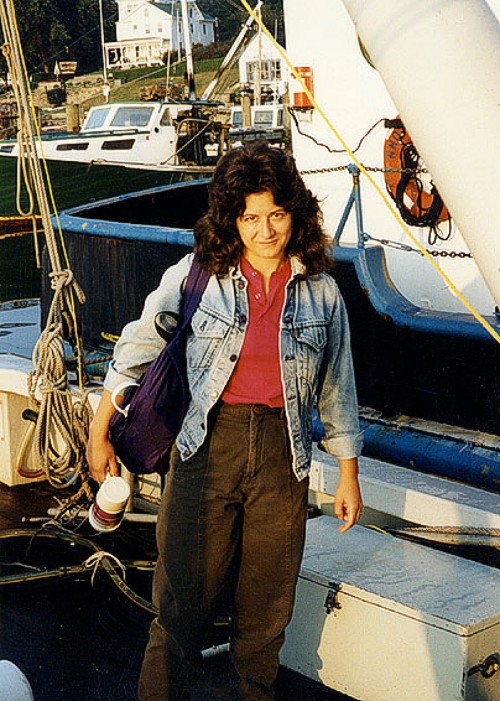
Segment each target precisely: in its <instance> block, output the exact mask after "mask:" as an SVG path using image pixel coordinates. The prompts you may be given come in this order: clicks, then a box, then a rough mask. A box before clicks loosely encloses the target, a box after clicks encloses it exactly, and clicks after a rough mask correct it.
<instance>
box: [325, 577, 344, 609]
mask: <svg viewBox="0 0 500 701" xmlns="http://www.w3.org/2000/svg"><path fill="white" fill-rule="evenodd" d="M341 590H342V584H339V583H338V582H328V594H327V595H326V599H325V604H324V606H325V611H326V614H327V615H329V614H330V613H332V611H334V610H335V609H341V608H342V604H341V603H340V602H339V600H338V595H339V592H340V591H341Z"/></svg>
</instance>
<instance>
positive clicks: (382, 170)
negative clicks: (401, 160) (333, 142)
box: [300, 165, 429, 175]
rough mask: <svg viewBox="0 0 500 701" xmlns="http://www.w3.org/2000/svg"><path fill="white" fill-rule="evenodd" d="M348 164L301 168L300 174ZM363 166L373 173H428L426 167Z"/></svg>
mask: <svg viewBox="0 0 500 701" xmlns="http://www.w3.org/2000/svg"><path fill="white" fill-rule="evenodd" d="M348 168H349V166H332V167H330V168H312V169H310V170H301V171H300V174H301V175H318V174H321V173H336V172H339V171H341V170H348ZM363 168H364V169H365V170H367V171H371V172H373V173H405V174H406V175H419V174H420V173H428V172H429V171H428V170H427V168H383V167H382V166H365V165H363Z"/></svg>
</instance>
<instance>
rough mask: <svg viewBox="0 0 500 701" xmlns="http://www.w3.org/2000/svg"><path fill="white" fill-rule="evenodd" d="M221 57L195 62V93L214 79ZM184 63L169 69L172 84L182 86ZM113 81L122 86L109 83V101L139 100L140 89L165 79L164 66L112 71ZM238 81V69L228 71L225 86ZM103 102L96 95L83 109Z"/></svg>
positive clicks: (198, 92)
mask: <svg viewBox="0 0 500 701" xmlns="http://www.w3.org/2000/svg"><path fill="white" fill-rule="evenodd" d="M222 60H223V57H222V56H221V57H218V58H206V59H200V60H198V61H196V62H195V82H196V92H197V94H198V96H201V95H202V93H203V91H204V90H205V88H206V87H207V85H208V84H209V83H210V81H211V80H212V78H213V77H214V75H215V73H216V71H217V69H218V68H219V66H220V64H221V63H222ZM185 70H186V63H185V61H182V62H181V63H178V64H173V65H172V66H171V69H170V77H171V79H172V80H173V82H174V83H177V84H179V85H182V84H183V82H184V72H185ZM112 75H113V79H120V80H122V81H123V84H122V85H120V86H113V80H112V81H111V85H112V90H111V99H112V100H113V101H135V100H140V96H141V89H142V88H146V87H150V86H152V85H155V84H158V83H162V82H163V81H165V80H166V79H167V68H166V66H162V67H158V68H131V69H129V70H127V71H114V72H113V73H112ZM237 80H238V67H237V66H236V67H233V68H232V69H231V71H230V74H229V77H228V79H227V81H226V84H232V83H234V82H236V81H237ZM102 102H104V99H103V97H102V96H101V95H100V94H98V95H96V96H95V97H92V98H89V99H88V100H86V101H85V103H84V104H85V107H90V106H91V105H96V104H100V103H102Z"/></svg>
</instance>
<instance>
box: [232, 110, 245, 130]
mask: <svg viewBox="0 0 500 701" xmlns="http://www.w3.org/2000/svg"><path fill="white" fill-rule="evenodd" d="M242 124H243V112H242V111H241V110H238V111H236V112H233V120H232V125H233V127H241V126H242Z"/></svg>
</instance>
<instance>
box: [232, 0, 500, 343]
mask: <svg viewBox="0 0 500 701" xmlns="http://www.w3.org/2000/svg"><path fill="white" fill-rule="evenodd" d="M240 2H241V4H242V5H243V6H244V8H245V9H246V11H247V12H248V13H249V14H250V15H251V16H252V17H253V19H254V20H255V22H257V24H258V25H259V26H260V27H261V29H262V31H263V32H264V33H265V34H266V36H267V37H268V38H269V39H270V40H271V42H272V43H273V45H274V47H275V49H276V50H277V51H278V53H279V54H280V56H281V58H282V59H283V60H284V61H285V63H286V64H287V66H288V67H289V69H290V71H291V75H292V76H293V77H294V78H295V79H296V80H297V81H298V83H299V85H300V86H301V88H302V90H303V91H304V93H305V94H306V95H307V97H308V98H309V100H310V101H311V104H312V105H314V107H315V109H316V110H317V111H318V114H319V115H321V117H322V118H323V120H324V121H325V123H326V125H327V126H328V128H329V129H330V130H331V131H332V132H333V134H334V135H335V138H336V139H337V140H338V141H339V142H340V143H341V144H342V147H343V148H344V149H345V151H346V153H348V154H349V156H350V157H351V158H352V160H353V162H354V163H355V164H356V165H357V167H358V168H359V170H360V171H361V172H362V173H363V175H365V176H366V177H367V178H368V180H369V182H370V183H371V184H372V185H373V187H374V188H375V190H376V192H377V193H378V194H379V196H380V197H381V198H382V201H383V202H384V204H385V205H386V206H387V208H388V210H389V211H390V213H391V214H392V216H393V217H394V219H395V220H396V221H397V223H398V224H399V225H400V227H401V228H402V229H403V231H404V232H405V233H406V235H407V236H408V237H409V238H410V239H411V240H412V241H413V243H414V244H415V246H416V247H417V248H418V249H419V251H420V252H421V253H422V255H423V256H425V258H427V260H428V261H429V263H430V264H431V265H432V266H433V267H434V268H435V269H436V270H437V272H438V273H439V275H441V277H442V278H443V280H444V281H445V282H446V284H447V285H448V287H449V288H450V290H452V292H453V293H454V294H455V295H456V296H457V297H458V299H459V300H460V301H461V302H462V304H463V305H464V306H465V307H466V308H467V309H468V310H469V311H470V313H471V314H472V315H473V316H474V317H475V318H476V319H477V321H479V323H480V324H481V325H482V326H483V327H484V328H485V329H486V331H487V332H488V333H489V334H490V335H491V336H492V337H493V338H494V339H495V341H497V343H500V334H499V333H498V332H497V331H496V330H495V329H494V328H493V326H491V324H490V323H489V322H488V321H487V320H486V319H485V318H484V317H483V315H482V314H481V313H480V312H478V311H477V309H475V307H473V306H472V304H471V303H470V302H469V301H468V300H467V299H466V298H465V297H464V295H463V294H462V293H461V292H460V290H459V289H458V288H457V287H456V285H455V284H454V283H453V282H452V280H451V279H450V278H449V277H448V275H447V274H446V273H445V272H444V270H442V268H440V267H439V265H438V264H437V263H436V261H435V260H434V258H433V257H432V256H431V254H430V253H428V251H427V250H426V248H425V247H424V246H423V245H422V244H421V243H420V241H419V240H418V239H417V238H416V237H415V236H414V235H413V234H412V233H411V231H410V230H409V228H408V227H407V226H406V224H405V223H404V222H403V220H402V219H401V217H400V216H399V214H398V212H397V211H396V210H395V209H394V208H393V207H392V206H391V204H390V202H389V200H388V198H387V196H386V194H385V193H384V191H383V190H382V189H381V187H380V186H379V185H378V183H377V182H376V181H375V180H374V178H373V177H372V176H371V175H370V173H369V172H368V171H367V170H366V168H365V167H364V165H363V164H362V163H360V161H359V160H358V159H357V158H356V156H355V155H354V153H353V152H352V151H351V149H350V148H349V146H348V145H347V143H346V142H345V140H344V139H343V138H342V136H341V135H340V134H339V132H338V131H337V129H336V128H335V127H334V125H333V124H332V122H331V120H330V119H329V117H328V115H327V114H326V113H325V111H324V110H323V109H322V108H321V107H320V105H319V104H318V103H317V102H316V100H315V98H314V95H313V94H312V93H311V91H310V90H309V88H308V87H307V85H306V84H305V82H304V80H303V79H302V77H301V76H300V75H299V74H298V73H297V71H296V70H295V67H294V66H293V64H292V62H291V61H290V59H289V58H288V55H287V54H286V52H285V51H284V49H283V48H282V47H281V46H280V45H279V44H278V42H277V41H276V39H275V38H274V37H273V35H272V34H271V32H270V31H269V29H268V28H267V27H266V25H265V24H264V22H263V21H262V19H261V17H259V15H258V14H257V13H256V12H254V10H253V9H252V8H251V7H250V5H249V4H248V2H247V0H240Z"/></svg>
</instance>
